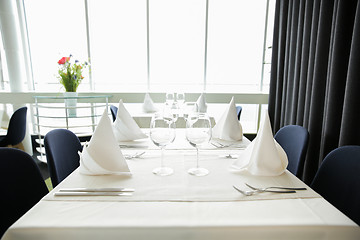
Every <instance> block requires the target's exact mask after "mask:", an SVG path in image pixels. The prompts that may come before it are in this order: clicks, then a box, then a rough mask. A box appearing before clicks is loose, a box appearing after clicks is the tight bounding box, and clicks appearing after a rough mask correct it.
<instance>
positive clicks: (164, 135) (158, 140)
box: [150, 113, 175, 176]
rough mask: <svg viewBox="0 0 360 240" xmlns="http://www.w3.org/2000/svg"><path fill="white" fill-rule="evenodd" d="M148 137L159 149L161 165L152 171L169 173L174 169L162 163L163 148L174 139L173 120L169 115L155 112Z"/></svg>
mask: <svg viewBox="0 0 360 240" xmlns="http://www.w3.org/2000/svg"><path fill="white" fill-rule="evenodd" d="M150 138H151V140H152V141H153V143H154V144H155V145H156V146H158V147H160V149H161V166H160V167H158V168H155V169H154V170H153V173H154V174H156V175H159V176H167V175H171V174H172V173H173V172H174V170H173V169H172V168H169V167H165V165H164V148H165V146H166V145H168V144H169V143H172V142H173V141H174V140H175V122H174V120H173V118H172V117H171V116H169V115H164V113H155V114H154V115H153V117H152V119H151V123H150Z"/></svg>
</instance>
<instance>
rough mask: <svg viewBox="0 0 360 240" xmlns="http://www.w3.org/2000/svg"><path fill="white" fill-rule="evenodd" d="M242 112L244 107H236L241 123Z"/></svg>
mask: <svg viewBox="0 0 360 240" xmlns="http://www.w3.org/2000/svg"><path fill="white" fill-rule="evenodd" d="M241 111H242V107H241V106H236V114H237V117H238V120H239V121H240V116H241Z"/></svg>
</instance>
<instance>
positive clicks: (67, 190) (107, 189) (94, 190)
mask: <svg viewBox="0 0 360 240" xmlns="http://www.w3.org/2000/svg"><path fill="white" fill-rule="evenodd" d="M134 191H135V189H133V188H61V189H60V190H59V192H134Z"/></svg>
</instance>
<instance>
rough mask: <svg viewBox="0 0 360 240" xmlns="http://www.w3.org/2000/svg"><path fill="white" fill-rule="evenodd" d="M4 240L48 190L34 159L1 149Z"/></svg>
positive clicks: (0, 216) (1, 227)
mask: <svg viewBox="0 0 360 240" xmlns="http://www.w3.org/2000/svg"><path fill="white" fill-rule="evenodd" d="M0 185H1V198H0V206H1V213H0V238H1V236H2V235H3V234H4V233H5V231H6V230H7V229H8V228H9V227H10V226H11V225H12V224H13V223H14V222H15V221H17V220H18V219H19V218H20V217H21V216H22V215H24V214H25V213H26V212H27V211H28V210H29V209H30V208H32V207H33V206H34V205H35V204H36V203H37V202H39V201H40V199H41V198H43V197H44V196H45V195H46V194H47V193H48V189H47V187H46V184H45V182H44V180H43V178H42V176H41V173H40V170H39V168H38V166H37V165H36V163H35V161H34V160H33V158H32V157H31V156H30V155H29V154H27V153H26V152H24V151H21V150H19V149H15V148H3V147H0Z"/></svg>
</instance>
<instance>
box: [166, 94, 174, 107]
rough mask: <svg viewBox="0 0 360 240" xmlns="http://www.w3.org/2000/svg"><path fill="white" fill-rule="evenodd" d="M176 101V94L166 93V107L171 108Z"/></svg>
mask: <svg viewBox="0 0 360 240" xmlns="http://www.w3.org/2000/svg"><path fill="white" fill-rule="evenodd" d="M174 101H175V93H173V92H167V93H166V105H168V106H169V107H170V108H171V107H172V105H173V103H174Z"/></svg>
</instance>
